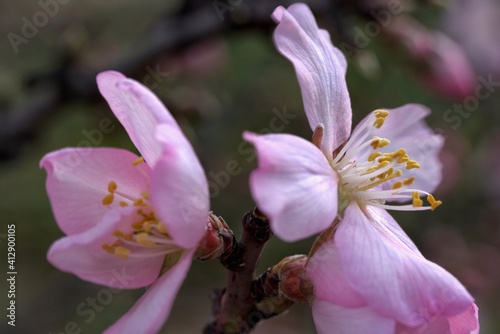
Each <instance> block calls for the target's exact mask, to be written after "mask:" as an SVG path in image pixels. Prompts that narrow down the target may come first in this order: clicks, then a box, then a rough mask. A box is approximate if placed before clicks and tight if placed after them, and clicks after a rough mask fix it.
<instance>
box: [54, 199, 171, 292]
mask: <svg viewBox="0 0 500 334" xmlns="http://www.w3.org/2000/svg"><path fill="white" fill-rule="evenodd" d="M134 210H135V209H134V208H121V209H115V210H112V211H110V212H108V214H106V215H105V216H104V218H103V219H102V220H101V221H100V222H99V223H98V224H97V225H95V226H94V227H92V228H90V229H88V230H86V231H84V232H82V233H79V234H73V235H70V236H68V237H63V238H61V239H59V240H57V241H56V242H55V243H54V244H52V246H51V247H50V249H49V252H48V255H47V258H48V260H49V262H50V263H52V265H54V266H55V267H56V268H58V269H59V270H61V271H64V272H69V273H72V274H75V275H76V276H78V277H79V278H81V279H83V280H85V281H89V282H92V283H96V284H101V285H105V286H109V287H113V288H120V289H135V288H139V287H143V286H147V285H149V284H151V283H152V282H154V281H155V280H156V278H157V277H158V274H159V272H160V268H161V266H162V263H163V258H164V256H163V255H156V256H148V257H140V258H135V257H133V256H129V257H128V258H126V259H123V258H119V257H117V256H116V255H114V254H110V253H108V252H107V251H105V250H104V249H103V248H102V246H103V245H104V244H107V245H111V244H112V243H113V242H115V241H116V240H117V238H116V237H114V236H113V232H114V231H116V230H120V231H122V232H124V233H131V232H132V227H131V224H132V223H134V222H136V221H140V220H141V217H138V216H137V214H136V213H135V212H134ZM127 248H129V249H130V250H131V251H132V254H136V253H139V252H140V251H142V253H141V254H144V247H142V248H139V247H135V248H132V247H129V246H127ZM146 251H149V249H148V250H146ZM151 251H154V250H151Z"/></svg>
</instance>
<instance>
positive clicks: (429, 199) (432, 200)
mask: <svg viewBox="0 0 500 334" xmlns="http://www.w3.org/2000/svg"><path fill="white" fill-rule="evenodd" d="M427 202H429V204H430V205H432V204H434V203H436V199H435V198H434V196H432V195H431V194H429V195H427Z"/></svg>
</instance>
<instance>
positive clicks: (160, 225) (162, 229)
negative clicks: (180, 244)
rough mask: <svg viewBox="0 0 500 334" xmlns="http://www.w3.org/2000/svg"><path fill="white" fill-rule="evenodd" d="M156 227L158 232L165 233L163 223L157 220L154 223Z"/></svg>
mask: <svg viewBox="0 0 500 334" xmlns="http://www.w3.org/2000/svg"><path fill="white" fill-rule="evenodd" d="M156 229H157V230H158V232H160V233H163V234H165V233H167V229H166V228H165V225H163V223H160V222H158V224H156Z"/></svg>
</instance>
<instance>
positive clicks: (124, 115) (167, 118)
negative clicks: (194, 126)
mask: <svg viewBox="0 0 500 334" xmlns="http://www.w3.org/2000/svg"><path fill="white" fill-rule="evenodd" d="M97 85H98V86H99V91H100V92H101V94H102V96H104V98H105V99H106V101H107V102H108V104H109V106H110V107H111V110H112V111H113V113H114V114H115V116H116V117H117V118H118V119H119V120H120V122H121V123H122V125H123V127H124V128H125V130H127V133H128V135H129V136H130V139H131V140H132V142H133V143H134V145H135V146H136V147H137V149H138V150H139V152H140V153H141V155H142V156H143V157H144V159H145V160H146V162H147V163H148V165H149V166H154V164H155V163H156V160H158V158H159V157H160V153H161V146H160V144H159V143H158V142H157V141H156V140H155V136H154V134H155V128H156V125H157V124H158V123H169V124H175V125H177V123H176V122H175V120H174V118H173V117H172V115H171V114H170V112H169V111H168V110H167V108H165V106H164V105H163V103H162V102H161V101H160V100H159V99H158V97H156V95H154V94H153V92H151V91H150V90H149V89H148V88H146V87H145V86H143V85H142V84H140V83H139V82H137V81H135V80H132V79H129V78H127V77H125V76H124V75H123V74H121V73H119V72H114V71H106V72H102V73H100V74H99V75H98V76H97Z"/></svg>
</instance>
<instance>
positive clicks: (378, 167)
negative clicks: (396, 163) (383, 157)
mask: <svg viewBox="0 0 500 334" xmlns="http://www.w3.org/2000/svg"><path fill="white" fill-rule="evenodd" d="M389 164H390V162H389V161H382V162H381V163H379V164H378V166H377V167H376V168H375V169H381V168H384V167H387V166H389Z"/></svg>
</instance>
